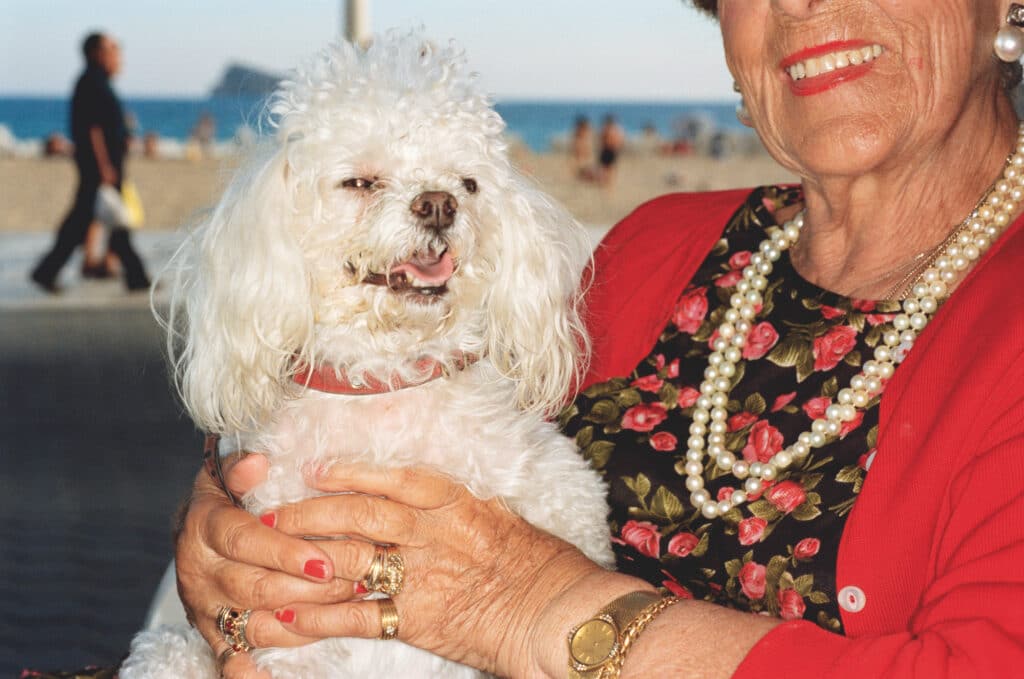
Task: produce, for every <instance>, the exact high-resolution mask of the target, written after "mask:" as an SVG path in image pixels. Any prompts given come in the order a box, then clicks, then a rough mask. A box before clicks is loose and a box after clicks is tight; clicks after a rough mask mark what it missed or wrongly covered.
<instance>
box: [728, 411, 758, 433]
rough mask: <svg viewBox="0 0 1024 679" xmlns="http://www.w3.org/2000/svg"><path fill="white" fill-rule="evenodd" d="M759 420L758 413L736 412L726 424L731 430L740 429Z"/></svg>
mask: <svg viewBox="0 0 1024 679" xmlns="http://www.w3.org/2000/svg"><path fill="white" fill-rule="evenodd" d="M754 422H757V415H755V414H754V413H748V412H742V413H736V414H735V415H733V416H732V417H730V418H729V419H728V420H727V421H726V425H727V426H728V427H729V431H739V430H740V429H743V427H746V426H747V425H749V424H753V423H754Z"/></svg>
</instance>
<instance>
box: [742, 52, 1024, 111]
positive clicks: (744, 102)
mask: <svg viewBox="0 0 1024 679" xmlns="http://www.w3.org/2000/svg"><path fill="white" fill-rule="evenodd" d="M1022 38H1024V34H1022ZM732 91H733V92H737V93H739V95H740V101H739V103H738V104H736V120H738V121H740V124H742V125H746V126H747V127H753V126H754V121H753V120H752V119H751V118H750V110H749V109H747V102H746V100H745V99H744V98H743V92H741V91H740V86H739V83H737V82H736V81H735V80H734V81H733V83H732Z"/></svg>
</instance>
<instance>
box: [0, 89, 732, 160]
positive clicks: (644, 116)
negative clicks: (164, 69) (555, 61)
mask: <svg viewBox="0 0 1024 679" xmlns="http://www.w3.org/2000/svg"><path fill="white" fill-rule="evenodd" d="M68 105H69V101H68V99H67V98H63V97H0V126H4V127H6V128H7V129H8V130H9V131H10V132H11V133H12V134H13V136H14V137H15V138H16V139H18V140H19V141H31V140H41V139H45V138H46V137H47V136H49V135H50V134H52V133H54V132H57V133H60V134H63V135H65V136H69V131H68ZM124 106H125V109H126V110H127V111H128V113H130V114H131V116H132V117H133V118H134V120H135V121H136V132H137V134H139V135H142V134H146V133H149V132H155V133H156V134H157V135H159V136H160V137H161V138H165V139H175V140H181V141H183V140H185V139H187V138H188V136H189V134H190V132H191V130H192V129H193V127H194V126H195V124H196V122H197V121H198V120H199V118H200V117H201V116H202V115H204V114H207V113H208V114H210V115H211V116H212V117H213V119H214V121H215V124H216V136H217V139H218V140H219V141H227V140H230V139H232V138H234V137H235V135H236V134H237V133H238V132H239V129H240V128H245V127H248V128H249V129H253V130H257V129H259V127H260V122H261V120H262V116H263V113H264V108H263V101H262V100H260V99H255V98H231V97H214V98H195V99H182V98H177V99H171V98H167V99H160V98H133V97H127V98H125V99H124ZM496 108H497V109H498V112H499V113H500V114H501V115H502V117H503V118H504V119H505V122H506V123H507V124H508V129H509V132H510V133H511V134H512V135H514V136H515V137H517V138H519V139H520V140H522V141H523V142H524V143H525V144H526V145H527V146H529V147H530V148H531V149H533V150H534V151H547V150H549V149H550V148H551V143H552V141H553V140H555V139H558V138H563V139H564V138H565V137H566V136H567V135H568V133H569V131H570V130H571V128H572V125H573V121H574V120H575V119H576V117H577V116H581V115H582V116H587V117H588V118H590V120H591V122H592V123H593V124H595V125H599V124H600V122H601V120H602V119H603V118H604V116H606V115H613V116H615V117H616V119H618V121H619V123H621V124H622V126H623V127H624V128H625V129H626V132H627V133H628V134H630V135H635V134H639V133H640V132H641V131H642V130H643V129H644V128H645V127H653V128H654V129H655V130H657V132H658V133H659V134H660V135H661V136H662V137H665V138H667V139H672V138H674V137H676V136H677V132H678V129H679V126H680V125H681V124H682V123H683V121H686V120H691V121H692V120H694V119H699V120H701V121H703V122H704V123H705V124H710V125H712V126H714V127H715V128H718V129H722V130H737V129H740V126H739V123H738V122H737V121H736V117H735V114H734V105H733V104H732V103H727V102H692V101H687V102H623V101H525V100H515V101H512V100H510V101H500V100H499V101H498V103H497V105H496Z"/></svg>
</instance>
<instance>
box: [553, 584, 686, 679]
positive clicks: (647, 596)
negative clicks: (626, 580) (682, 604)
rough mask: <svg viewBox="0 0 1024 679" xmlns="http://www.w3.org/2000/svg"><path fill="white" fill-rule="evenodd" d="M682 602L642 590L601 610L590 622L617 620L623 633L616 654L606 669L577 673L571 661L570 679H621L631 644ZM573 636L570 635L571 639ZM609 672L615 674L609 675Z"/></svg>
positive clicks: (610, 659)
mask: <svg viewBox="0 0 1024 679" xmlns="http://www.w3.org/2000/svg"><path fill="white" fill-rule="evenodd" d="M678 600H679V599H678V598H676V597H668V598H665V597H663V596H662V595H661V594H659V593H657V592H652V591H647V590H641V591H636V592H630V593H629V594H626V595H624V596H621V597H619V598H617V599H615V600H614V601H612V602H611V603H609V604H608V605H606V606H604V607H603V608H601V610H599V611H598V612H597V613H595V614H594V615H593V617H591V618H590V619H591V620H594V619H597V618H599V617H601V616H608V617H609V618H611V619H612V620H613V621H614V623H615V627H616V629H617V630H618V634H619V639H618V645H617V648H616V650H615V654H614V655H613V656H612V657H610V658H608V660H606V661H605V664H604V665H603V666H602V667H599V668H594V669H593V670H590V671H587V672H581V671H579V670H577V669H576V668H575V667H574V666H573V663H572V661H571V660H570V663H569V679H584V678H588V679H614V678H615V677H617V676H619V673H620V672H621V671H622V664H623V662H624V660H625V656H624V654H625V652H626V649H627V648H628V647H629V645H630V644H632V643H633V640H634V639H635V638H636V636H637V635H638V634H640V632H641V631H642V630H643V628H644V627H646V626H647V624H648V623H649V622H650V621H651V620H653V619H654V617H655V616H657V614H658V613H660V612H661V611H662V610H664V609H665V608H667V607H668V606H671V605H672V604H674V603H676V602H677V601H678ZM665 602H669V603H665ZM571 636H572V635H571V634H570V638H571ZM609 671H611V672H613V673H608V672H609Z"/></svg>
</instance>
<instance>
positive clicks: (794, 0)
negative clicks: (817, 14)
mask: <svg viewBox="0 0 1024 679" xmlns="http://www.w3.org/2000/svg"><path fill="white" fill-rule="evenodd" d="M825 4H827V0H772V8H773V9H774V10H775V11H777V12H782V13H784V14H788V15H790V16H792V17H795V18H797V19H803V18H806V17H809V16H811V15H812V14H813V13H814V11H815V10H817V9H820V6H822V5H825Z"/></svg>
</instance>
